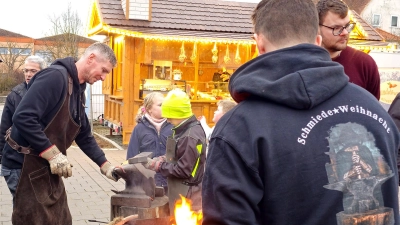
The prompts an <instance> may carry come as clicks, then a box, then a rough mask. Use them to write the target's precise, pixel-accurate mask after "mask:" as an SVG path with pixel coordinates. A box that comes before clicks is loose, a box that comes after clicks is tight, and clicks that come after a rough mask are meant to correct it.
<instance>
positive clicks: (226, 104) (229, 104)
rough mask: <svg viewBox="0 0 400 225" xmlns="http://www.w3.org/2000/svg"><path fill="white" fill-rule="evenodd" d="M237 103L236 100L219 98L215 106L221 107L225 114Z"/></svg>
mask: <svg viewBox="0 0 400 225" xmlns="http://www.w3.org/2000/svg"><path fill="white" fill-rule="evenodd" d="M236 105H237V103H236V102H234V101H231V100H221V101H219V102H218V103H217V106H221V107H222V113H223V114H225V113H226V112H228V111H229V110H231V109H232V108H233V107H235V106H236Z"/></svg>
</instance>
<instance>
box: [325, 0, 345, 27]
mask: <svg viewBox="0 0 400 225" xmlns="http://www.w3.org/2000/svg"><path fill="white" fill-rule="evenodd" d="M317 10H318V17H319V21H320V22H321V23H322V22H323V21H324V20H325V17H326V14H328V12H331V13H334V14H337V15H339V16H340V18H342V19H343V18H345V17H346V16H347V14H348V12H349V7H348V6H347V5H346V3H344V2H343V1H341V0H320V1H319V2H318V3H317Z"/></svg>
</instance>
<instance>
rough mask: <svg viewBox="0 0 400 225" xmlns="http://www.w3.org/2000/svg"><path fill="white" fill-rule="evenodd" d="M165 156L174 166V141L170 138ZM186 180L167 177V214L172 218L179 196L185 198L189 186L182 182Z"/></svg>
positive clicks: (175, 160)
mask: <svg viewBox="0 0 400 225" xmlns="http://www.w3.org/2000/svg"><path fill="white" fill-rule="evenodd" d="M165 151H166V152H165V156H166V158H167V162H169V163H173V164H176V162H177V161H178V159H176V154H175V151H176V140H174V139H173V138H172V137H171V136H169V137H168V138H167V146H166V150H165ZM185 180H186V179H182V178H177V177H174V176H169V177H167V181H168V202H169V214H170V215H171V216H174V209H175V202H176V200H178V199H181V197H180V196H179V195H182V196H183V197H186V195H187V193H188V191H189V186H187V185H184V184H183V182H184V181H185Z"/></svg>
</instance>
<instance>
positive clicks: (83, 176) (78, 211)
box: [0, 147, 126, 225]
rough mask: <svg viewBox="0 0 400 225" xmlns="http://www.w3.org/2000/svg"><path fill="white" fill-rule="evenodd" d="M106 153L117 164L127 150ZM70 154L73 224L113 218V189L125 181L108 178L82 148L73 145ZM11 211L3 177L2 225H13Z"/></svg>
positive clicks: (0, 197) (69, 191) (67, 184)
mask: <svg viewBox="0 0 400 225" xmlns="http://www.w3.org/2000/svg"><path fill="white" fill-rule="evenodd" d="M105 154H106V156H107V159H108V160H109V161H110V162H111V163H112V164H113V165H117V164H120V163H121V162H123V161H124V159H125V156H126V151H125V150H106V151H105ZM67 156H68V159H69V160H70V161H71V163H72V165H73V166H74V167H73V172H72V174H73V175H72V177H70V178H68V179H64V183H65V188H66V190H67V196H68V205H69V208H70V211H71V214H72V219H73V225H83V224H85V225H86V224H92V225H97V224H100V223H96V222H88V220H89V219H94V220H99V221H104V222H108V221H110V199H111V198H110V197H111V196H112V195H113V194H114V193H113V192H112V191H111V190H112V189H113V190H119V191H121V190H123V189H124V187H125V183H124V181H122V180H120V181H118V182H114V181H112V180H109V179H107V178H106V177H105V176H103V175H102V174H101V173H100V170H99V167H98V166H97V165H96V164H95V163H93V162H92V161H91V160H90V159H89V158H88V157H87V156H86V155H85V154H84V153H83V152H82V151H81V150H80V149H79V148H76V147H71V148H69V149H68V151H67ZM11 213H12V203H11V194H10V192H9V190H8V188H7V185H6V182H5V181H4V179H3V178H2V177H1V179H0V225H11V222H10V221H11Z"/></svg>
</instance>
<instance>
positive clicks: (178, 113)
mask: <svg viewBox="0 0 400 225" xmlns="http://www.w3.org/2000/svg"><path fill="white" fill-rule="evenodd" d="M161 115H162V117H164V118H172V119H183V118H188V117H191V116H192V115H193V113H192V106H191V104H190V99H189V96H188V95H187V94H186V93H185V92H183V91H181V90H179V89H175V90H171V91H170V92H168V94H167V96H166V97H165V98H164V101H163V103H162V105H161Z"/></svg>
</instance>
